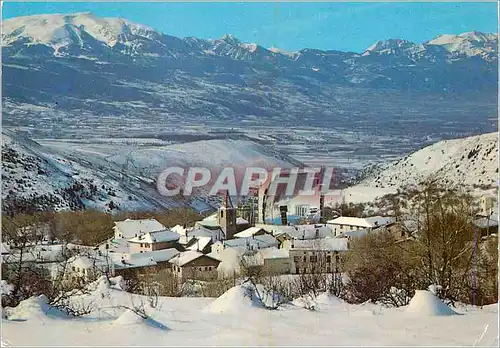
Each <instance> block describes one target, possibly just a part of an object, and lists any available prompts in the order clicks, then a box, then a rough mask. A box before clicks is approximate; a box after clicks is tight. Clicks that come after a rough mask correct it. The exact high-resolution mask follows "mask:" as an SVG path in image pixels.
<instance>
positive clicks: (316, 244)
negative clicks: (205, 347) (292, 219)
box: [291, 238, 348, 251]
mask: <svg viewBox="0 0 500 348" xmlns="http://www.w3.org/2000/svg"><path fill="white" fill-rule="evenodd" d="M347 244H348V239H347V238H321V239H309V240H294V241H293V243H292V245H291V249H304V250H325V251H347Z"/></svg>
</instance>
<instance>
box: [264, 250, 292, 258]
mask: <svg viewBox="0 0 500 348" xmlns="http://www.w3.org/2000/svg"><path fill="white" fill-rule="evenodd" d="M259 254H261V255H262V257H263V258H264V259H286V258H288V257H289V256H290V253H289V251H288V250H287V249H278V248H275V247H271V248H265V249H260V250H259Z"/></svg>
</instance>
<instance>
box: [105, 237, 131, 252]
mask: <svg viewBox="0 0 500 348" xmlns="http://www.w3.org/2000/svg"><path fill="white" fill-rule="evenodd" d="M106 244H107V245H108V251H109V252H110V253H128V240H126V239H124V238H118V239H110V240H107V241H105V242H103V243H101V244H99V246H98V248H99V250H101V251H106Z"/></svg>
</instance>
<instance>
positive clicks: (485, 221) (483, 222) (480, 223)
mask: <svg viewBox="0 0 500 348" xmlns="http://www.w3.org/2000/svg"><path fill="white" fill-rule="evenodd" d="M473 223H474V225H475V226H476V227H479V228H488V227H489V228H495V227H498V220H495V219H492V218H487V217H481V218H479V219H476V220H474V222H473Z"/></svg>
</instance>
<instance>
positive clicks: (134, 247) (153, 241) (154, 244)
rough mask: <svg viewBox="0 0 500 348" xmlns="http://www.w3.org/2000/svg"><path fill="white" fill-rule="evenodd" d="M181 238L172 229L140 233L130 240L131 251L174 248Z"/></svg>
mask: <svg viewBox="0 0 500 348" xmlns="http://www.w3.org/2000/svg"><path fill="white" fill-rule="evenodd" d="M179 238H180V236H179V235H178V234H177V233H176V232H173V231H170V230H164V231H155V232H147V233H144V234H139V235H138V236H137V237H134V238H131V239H129V240H128V242H129V251H130V253H132V254H133V253H143V252H147V251H155V250H161V249H168V248H172V247H174V246H175V244H176V242H177V241H178V240H179Z"/></svg>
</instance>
